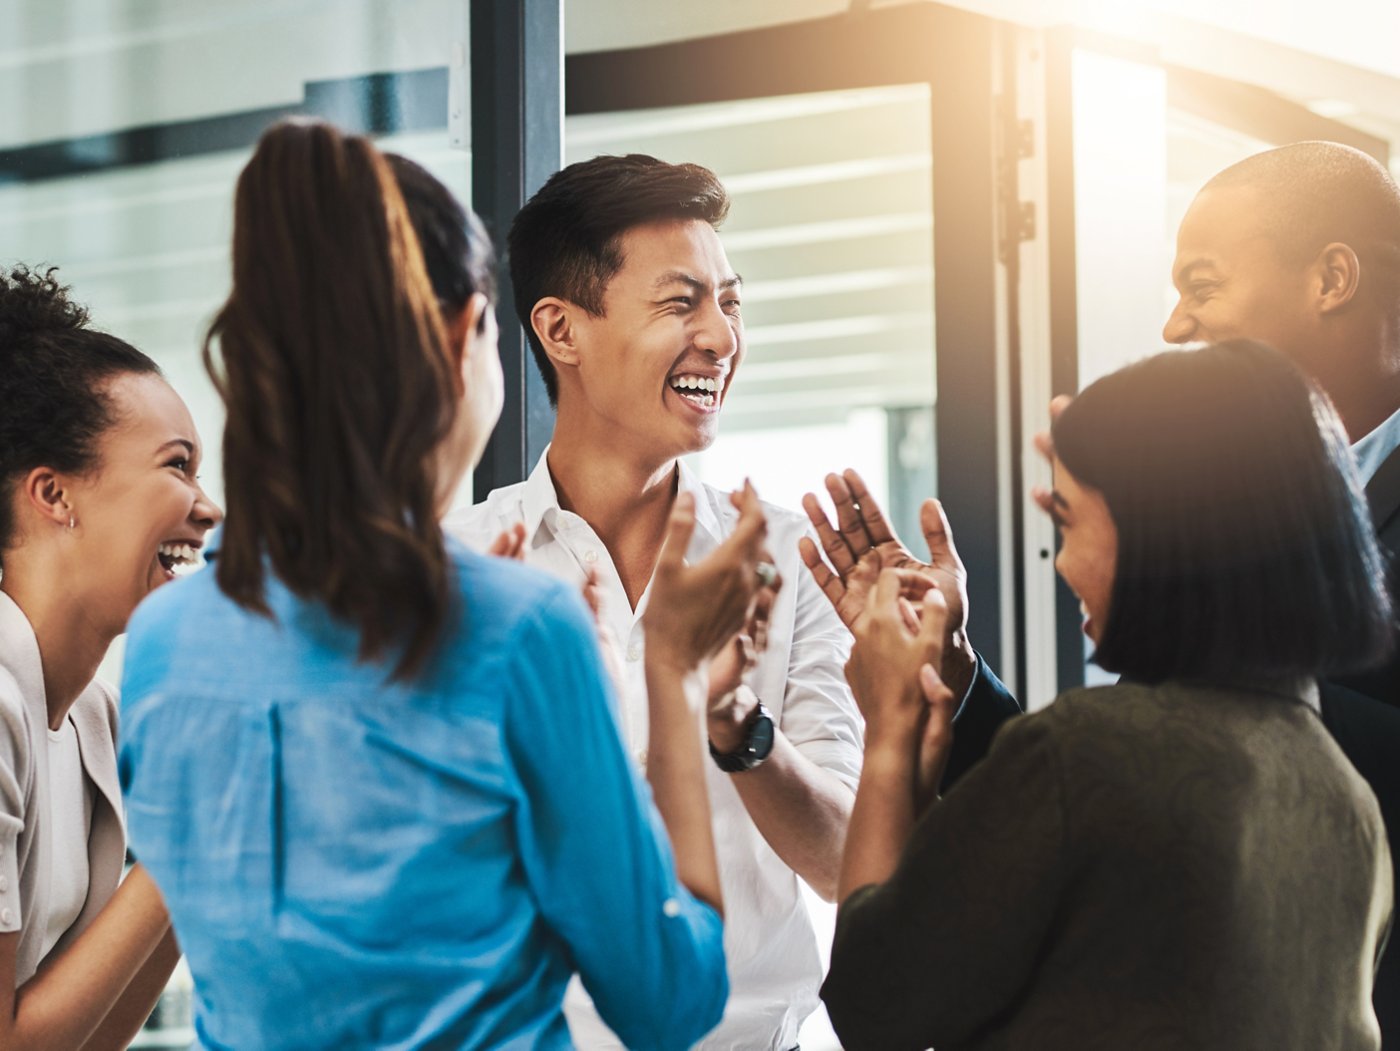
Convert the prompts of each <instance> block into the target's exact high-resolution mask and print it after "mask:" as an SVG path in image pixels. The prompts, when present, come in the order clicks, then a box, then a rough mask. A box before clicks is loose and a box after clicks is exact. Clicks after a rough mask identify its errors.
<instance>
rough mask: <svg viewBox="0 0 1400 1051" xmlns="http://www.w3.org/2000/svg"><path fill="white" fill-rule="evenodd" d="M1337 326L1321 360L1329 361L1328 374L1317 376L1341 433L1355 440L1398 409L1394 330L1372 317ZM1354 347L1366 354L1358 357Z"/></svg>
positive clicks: (1398, 344)
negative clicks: (1330, 402)
mask: <svg viewBox="0 0 1400 1051" xmlns="http://www.w3.org/2000/svg"><path fill="white" fill-rule="evenodd" d="M1348 320H1350V321H1351V323H1350V324H1349V325H1348V326H1347V327H1346V328H1345V329H1339V330H1338V331H1337V332H1336V334H1335V338H1334V339H1333V340H1332V341H1331V343H1330V345H1329V348H1328V350H1329V352H1328V353H1327V354H1326V355H1325V357H1324V359H1323V360H1325V361H1327V362H1329V363H1335V364H1336V366H1337V367H1336V368H1335V369H1333V370H1331V372H1332V374H1331V375H1327V376H1322V375H1320V374H1319V376H1318V380H1319V382H1320V383H1321V385H1322V387H1323V389H1324V390H1326V391H1327V396H1328V397H1329V398H1331V399H1332V404H1333V405H1334V406H1335V407H1336V409H1337V415H1338V416H1340V417H1341V418H1342V425H1343V426H1344V427H1345V428H1346V431H1347V437H1348V438H1349V439H1350V440H1351V441H1352V442H1353V443H1355V442H1358V441H1360V440H1361V439H1362V438H1364V437H1366V435H1368V434H1370V433H1371V432H1372V431H1373V430H1375V429H1376V428H1377V427H1379V426H1380V425H1381V424H1382V423H1384V422H1385V421H1386V420H1388V419H1390V417H1391V416H1393V415H1394V414H1395V410H1396V409H1400V333H1395V332H1392V331H1391V330H1390V326H1389V325H1388V324H1386V323H1384V322H1383V321H1381V320H1378V319H1374V318H1363V317H1360V316H1358V317H1356V318H1354V319H1348ZM1358 347H1366V348H1369V353H1367V354H1365V355H1358V354H1357V353H1356V349H1357V348H1358Z"/></svg>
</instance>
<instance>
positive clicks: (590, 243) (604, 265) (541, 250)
mask: <svg viewBox="0 0 1400 1051" xmlns="http://www.w3.org/2000/svg"><path fill="white" fill-rule="evenodd" d="M728 214H729V195H728V194H726V193H725V191H724V187H723V186H722V185H721V184H720V181H719V179H718V178H717V177H716V176H715V173H714V172H712V171H710V170H709V169H708V168H702V167H701V166H700V165H698V164H668V163H666V162H665V161H659V160H657V159H656V158H655V157H648V156H646V155H645V154H641V153H632V154H628V155H627V156H626V157H613V156H603V157H594V158H593V159H592V160H587V161H580V162H578V163H577V164H571V165H569V166H568V167H567V168H565V169H563V170H562V171H558V172H555V173H554V174H553V175H552V176H550V179H549V181H548V182H546V183H545V184H544V185H543V186H542V187H540V190H539V192H538V193H536V194H535V196H533V197H531V198H530V200H529V201H527V202H526V204H525V207H524V208H522V209H520V212H519V213H518V214H517V215H516V217H515V221H514V222H512V223H511V227H510V238H509V250H508V252H507V254H508V256H509V260H510V282H511V287H512V289H513V290H514V295H515V312H516V314H518V315H519V317H520V324H521V325H523V326H524V327H525V334H526V336H527V337H528V338H529V340H530V349H531V350H533V351H534V354H535V363H536V364H538V365H539V368H540V374H541V375H542V376H544V385H545V389H546V390H547V391H548V392H549V400H550V402H551V403H553V404H558V402H559V378H558V376H556V375H555V372H554V364H553V363H552V362H551V361H550V360H549V355H548V354H546V353H545V350H544V346H543V345H542V344H541V343H540V340H539V337H538V336H536V335H535V329H534V326H533V325H531V324H530V313H531V311H533V310H534V309H535V304H536V303H538V302H539V301H540V300H541V299H545V298H547V297H549V296H557V297H558V298H560V299H564V300H567V301H568V302H570V303H575V304H577V305H578V306H580V307H582V308H583V309H584V310H586V311H588V313H590V314H591V315H593V316H594V317H602V316H603V294H604V293H605V292H606V291H607V287H608V282H609V281H611V280H612V278H613V276H614V275H615V274H616V273H617V272H618V271H619V270H621V269H622V263H623V258H622V250H621V246H620V244H619V242H620V241H621V238H622V235H623V234H625V233H626V232H627V231H628V230H631V229H632V228H633V227H636V226H641V225H642V224H644V223H651V222H657V221H660V220H666V219H698V220H700V221H702V222H706V223H709V224H710V225H711V226H713V227H715V228H716V229H718V228H719V226H720V224H721V223H723V222H724V218H725V216H726V215H728Z"/></svg>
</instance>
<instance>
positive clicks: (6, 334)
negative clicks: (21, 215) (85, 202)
mask: <svg viewBox="0 0 1400 1051" xmlns="http://www.w3.org/2000/svg"><path fill="white" fill-rule="evenodd" d="M56 272H57V267H49V268H47V269H38V268H30V267H27V266H23V265H19V266H15V267H13V268H11V269H10V270H9V271H8V272H7V271H4V270H0V554H3V552H5V551H6V550H8V549H9V548H10V547H12V546H13V544H14V542H15V535H14V534H15V510H14V489H15V486H16V485H17V484H18V483H19V481H20V479H22V478H23V477H24V476H25V475H26V474H28V473H29V472H30V471H32V470H33V469H34V468H36V467H50V468H53V469H54V470H56V471H63V472H66V473H70V474H80V473H83V472H86V471H90V470H92V469H93V468H94V467H95V466H97V443H98V439H99V438H100V437H101V436H102V433H103V432H104V431H106V430H107V428H108V427H110V426H111V425H112V424H113V423H114V422H115V409H114V407H113V405H112V402H111V399H110V398H109V397H108V394H107V387H108V385H109V383H110V381H111V380H112V379H113V378H114V377H116V376H119V375H122V374H124V373H136V374H152V373H154V374H155V375H159V374H160V368H159V366H157V365H156V363H155V362H154V361H152V360H151V359H150V358H148V357H147V356H146V355H145V354H143V353H141V352H140V351H139V350H137V349H136V348H135V347H133V346H132V345H131V344H130V343H127V342H125V341H124V340H120V339H118V338H117V337H116V336H112V335H108V334H107V333H105V332H97V331H95V330H93V329H92V328H90V327H89V319H88V312H87V308H85V307H84V306H82V305H81V304H79V303H75V302H73V300H71V299H70V298H69V297H68V288H67V286H65V285H61V284H59V282H58V279H57V278H56V277H55V276H54V275H55V273H56Z"/></svg>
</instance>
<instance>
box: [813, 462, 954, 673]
mask: <svg viewBox="0 0 1400 1051" xmlns="http://www.w3.org/2000/svg"><path fill="white" fill-rule="evenodd" d="M826 489H827V492H828V493H830V494H831V500H832V503H833V504H835V506H836V520H837V525H833V524H832V523H831V521H830V520H829V519H828V518H827V516H826V513H825V512H824V511H823V510H822V507H821V504H820V503H819V502H818V501H817V498H816V496H814V495H813V494H811V493H808V494H807V495H806V496H805V497H803V499H802V506H803V508H804V509H805V510H806V512H807V517H808V518H809V519H811V521H812V526H813V528H814V529H815V530H816V533H817V538H818V540H819V541H820V542H821V549H820V550H818V548H817V545H816V544H814V543H813V542H812V541H811V540H810V539H808V538H805V537H804V538H803V539H802V541H801V542H800V545H799V546H800V549H801V554H802V561H803V562H804V563H805V564H806V566H807V568H808V569H809V570H811V572H812V576H813V577H814V578H815V579H816V581H817V584H818V585H819V586H820V587H821V589H822V592H823V593H824V594H825V595H826V597H827V599H828V600H830V602H831V604H832V605H833V606H834V607H835V608H836V612H837V614H838V615H839V616H840V617H841V619H842V621H844V622H845V624H846V626H847V627H848V628H851V629H852V630H853V631H854V630H855V627H856V625H857V624H858V623H859V622H860V619H861V617H862V616H863V615H864V613H865V611H866V608H867V606H868V604H869V601H870V597H871V594H872V592H873V589H874V587H875V583H876V581H877V580H878V579H879V576H880V571H881V570H882V569H893V570H896V571H898V572H899V574H900V584H901V597H902V599H903V600H904V601H905V602H907V603H909V604H910V607H911V613H914V614H915V615H917V605H918V603H919V602H920V601H921V600H922V598H923V595H924V593H925V592H926V591H927V590H928V588H929V586H930V585H932V586H935V587H937V588H938V591H939V593H940V594H941V595H942V596H943V601H944V603H945V604H946V605H947V609H948V613H947V621H946V626H945V635H944V647H943V652H944V662H943V667H942V669H940V671H941V673H942V677H943V680H944V682H945V683H947V684H948V685H949V686H950V687H951V688H952V689H953V690H954V691H955V692H956V691H957V690H958V689H959V688H960V687H961V688H965V687H966V684H967V683H969V682H970V681H971V677H972V671H973V668H974V667H975V663H976V657H975V656H973V654H972V646H971V643H970V642H969V641H968V638H967V570H966V569H965V568H964V567H963V563H962V559H961V558H959V557H958V551H957V548H956V547H955V546H954V544H953V533H952V529H951V528H950V527H949V525H948V518H947V516H946V515H945V514H944V513H943V505H942V504H940V503H939V502H938V501H937V500H935V499H932V498H930V499H928V500H925V501H924V503H923V506H922V507H920V508H919V524H920V526H921V527H922V529H923V533H924V540H925V541H926V542H927V543H928V548H929V560H928V561H927V562H924V561H921V560H920V559H918V558H915V557H914V554H913V553H912V552H911V551H910V550H909V549H908V548H907V547H906V546H905V545H904V542H903V541H901V540H900V539H899V537H898V536H896V535H895V532H894V530H893V529H892V528H891V527H890V524H889V521H888V519H886V518H885V515H884V513H883V512H882V511H881V510H880V505H879V503H877V502H876V500H875V498H874V497H873V496H871V495H870V490H869V489H868V488H866V485H865V481H864V479H862V478H861V476H860V475H859V474H858V473H857V472H855V471H853V470H849V469H848V470H846V471H844V472H843V473H842V474H839V475H838V474H829V475H827V476H826ZM823 555H825V557H823Z"/></svg>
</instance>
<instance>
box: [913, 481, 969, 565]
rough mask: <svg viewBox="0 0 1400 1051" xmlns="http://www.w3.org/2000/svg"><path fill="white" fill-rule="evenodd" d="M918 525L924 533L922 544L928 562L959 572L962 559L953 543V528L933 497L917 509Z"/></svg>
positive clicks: (941, 505) (940, 504)
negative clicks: (926, 550) (924, 547)
mask: <svg viewBox="0 0 1400 1051" xmlns="http://www.w3.org/2000/svg"><path fill="white" fill-rule="evenodd" d="M919 525H920V526H921V527H922V529H923V531H924V542H925V543H927V544H928V553H929V561H930V562H931V563H932V564H933V565H935V566H938V567H940V568H948V569H952V570H955V571H956V570H961V569H962V559H961V558H959V557H958V549H957V547H956V545H954V543H953V527H952V526H951V525H950V524H949V523H948V515H947V513H946V512H945V511H944V510H943V504H942V503H941V502H940V501H938V500H935V499H934V498H933V497H929V498H928V499H927V500H925V501H924V503H923V506H922V507H920V508H919Z"/></svg>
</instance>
